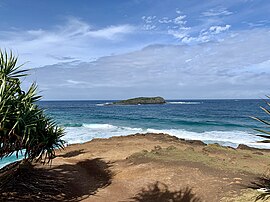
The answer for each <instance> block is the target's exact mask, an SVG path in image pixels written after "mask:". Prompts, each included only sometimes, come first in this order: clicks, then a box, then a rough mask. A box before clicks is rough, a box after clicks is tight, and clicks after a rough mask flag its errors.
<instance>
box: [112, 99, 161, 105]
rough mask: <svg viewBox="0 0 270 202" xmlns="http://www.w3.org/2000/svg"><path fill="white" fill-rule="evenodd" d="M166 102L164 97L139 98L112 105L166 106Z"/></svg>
mask: <svg viewBox="0 0 270 202" xmlns="http://www.w3.org/2000/svg"><path fill="white" fill-rule="evenodd" d="M165 103H166V101H165V99H164V98H162V97H138V98H132V99H127V100H121V101H118V102H114V103H112V104H113V105H138V104H165Z"/></svg>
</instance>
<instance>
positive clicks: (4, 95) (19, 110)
mask: <svg viewBox="0 0 270 202" xmlns="http://www.w3.org/2000/svg"><path fill="white" fill-rule="evenodd" d="M17 61H18V60H17V57H15V56H13V54H12V52H10V54H8V53H7V52H2V51H1V50H0V158H3V157H6V156H10V155H12V154H13V153H15V154H16V155H17V156H18V154H19V153H20V152H21V151H22V150H24V151H25V158H27V159H29V160H31V161H32V160H42V159H44V160H48V161H50V160H51V159H52V158H54V156H55V149H56V148H63V145H64V142H63V141H62V140H61V137H62V136H63V134H64V131H63V129H62V128H59V127H58V126H57V125H56V124H55V122H54V121H53V120H52V119H50V118H49V117H47V116H46V115H45V114H44V111H43V110H41V109H40V108H38V106H37V105H36V104H35V103H36V102H37V101H38V100H40V99H41V96H39V95H37V93H36V91H37V85H36V84H35V83H33V84H32V85H31V86H30V87H29V89H28V90H27V91H26V92H25V91H23V90H22V89H21V81H20V78H21V77H24V76H27V71H28V70H21V69H20V68H21V66H16V64H17Z"/></svg>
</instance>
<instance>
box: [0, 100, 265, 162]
mask: <svg viewBox="0 0 270 202" xmlns="http://www.w3.org/2000/svg"><path fill="white" fill-rule="evenodd" d="M110 102H112V101H98V100H97V101H42V102H39V105H40V107H42V108H44V109H46V113H47V114H49V115H50V116H52V117H53V118H54V119H55V120H56V121H57V123H58V124H60V125H61V126H63V127H65V128H66V135H65V137H64V139H65V140H66V141H67V142H68V143H69V144H72V143H83V142H86V141H89V140H91V139H93V138H95V137H98V138H108V137H112V136H119V135H129V134H134V133H146V132H164V133H169V134H171V135H175V136H177V137H179V138H186V139H198V140H202V141H204V142H206V143H214V142H217V143H220V144H222V145H227V146H233V147H237V145H238V144H247V145H250V146H254V147H263V148H270V145H269V144H260V143H256V141H257V140H260V138H258V137H257V136H255V134H256V133H257V132H256V131H254V130H253V129H254V128H256V127H260V128H262V127H264V125H263V124H260V123H258V122H257V121H254V120H253V119H251V118H250V116H259V117H261V118H264V119H268V117H267V115H266V114H265V113H264V112H263V111H262V110H261V109H260V108H259V106H265V103H264V101H262V100H171V101H168V103H167V104H165V105H135V106H113V105H109V106H108V105H107V106H106V105H104V104H105V103H110ZM10 160H14V159H5V160H4V161H5V163H7V162H9V161H10ZM4 161H1V162H0V166H1V165H3V163H4Z"/></svg>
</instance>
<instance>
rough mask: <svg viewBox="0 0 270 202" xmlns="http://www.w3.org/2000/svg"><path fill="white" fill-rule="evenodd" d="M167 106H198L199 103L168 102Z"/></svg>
mask: <svg viewBox="0 0 270 202" xmlns="http://www.w3.org/2000/svg"><path fill="white" fill-rule="evenodd" d="M168 103H169V104H178V105H198V104H201V102H168Z"/></svg>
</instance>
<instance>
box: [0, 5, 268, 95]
mask: <svg viewBox="0 0 270 202" xmlns="http://www.w3.org/2000/svg"><path fill="white" fill-rule="evenodd" d="M269 10H270V1H268V0H226V1H222V0H212V1H211V0H178V1H177V0H162V1H161V0H160V1H157V0H113V1H108V0H96V1H88V0H77V1H71V0H57V1H55V0H46V1H33V0H0V17H1V21H0V46H1V48H2V49H11V50H13V51H14V52H15V53H16V54H18V55H19V61H20V63H24V62H27V64H26V65H25V66H26V67H28V68H31V69H32V76H31V77H30V78H28V79H26V80H24V86H25V87H26V86H28V85H29V84H30V83H31V82H32V81H37V83H38V84H39V89H40V91H41V93H42V94H43V95H44V98H45V99H53V100H54V99H124V98H129V97H136V96H156V95H160V96H164V97H165V98H168V99H169V98H176V99H199V98H202V99H213V98H261V97H264V95H266V94H269V92H270V89H269V86H268V85H267V84H268V82H269V79H270V16H269Z"/></svg>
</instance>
